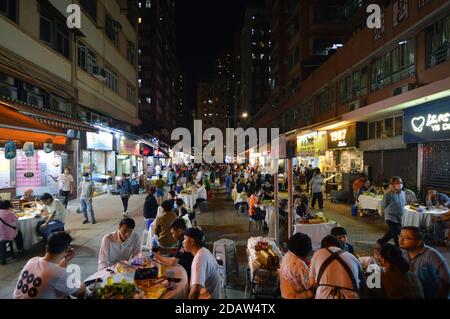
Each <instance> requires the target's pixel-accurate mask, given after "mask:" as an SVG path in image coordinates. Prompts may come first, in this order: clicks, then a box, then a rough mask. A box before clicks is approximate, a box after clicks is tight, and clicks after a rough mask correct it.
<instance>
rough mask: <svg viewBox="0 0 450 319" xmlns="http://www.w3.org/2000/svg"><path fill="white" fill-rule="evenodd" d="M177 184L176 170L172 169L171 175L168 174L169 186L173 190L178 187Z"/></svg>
mask: <svg viewBox="0 0 450 319" xmlns="http://www.w3.org/2000/svg"><path fill="white" fill-rule="evenodd" d="M176 183H177V176H176V174H175V170H174V169H173V168H171V169H170V170H169V173H168V174H167V184H168V185H169V187H170V190H171V191H172V190H173V187H174V186H175V185H176Z"/></svg>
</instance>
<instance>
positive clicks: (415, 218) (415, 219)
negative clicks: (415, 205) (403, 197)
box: [402, 206, 448, 228]
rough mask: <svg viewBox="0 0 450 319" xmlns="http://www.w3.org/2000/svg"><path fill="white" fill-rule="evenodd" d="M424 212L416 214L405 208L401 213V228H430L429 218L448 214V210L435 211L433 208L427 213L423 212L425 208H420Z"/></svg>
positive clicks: (407, 207) (416, 212)
mask: <svg viewBox="0 0 450 319" xmlns="http://www.w3.org/2000/svg"><path fill="white" fill-rule="evenodd" d="M421 208H422V209H423V210H424V211H423V212H418V211H415V210H412V209H410V208H409V206H405V209H404V211H403V220H402V225H403V226H414V227H420V228H430V227H431V217H432V216H433V215H434V216H438V215H442V214H445V213H446V212H448V209H446V210H442V209H436V208H433V209H431V210H429V211H427V210H425V207H423V206H421Z"/></svg>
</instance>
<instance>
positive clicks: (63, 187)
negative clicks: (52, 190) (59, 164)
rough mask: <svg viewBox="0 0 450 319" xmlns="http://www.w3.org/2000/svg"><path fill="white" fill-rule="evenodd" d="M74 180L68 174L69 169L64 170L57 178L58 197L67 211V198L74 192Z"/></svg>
mask: <svg viewBox="0 0 450 319" xmlns="http://www.w3.org/2000/svg"><path fill="white" fill-rule="evenodd" d="M73 184H74V179H73V176H72V174H70V168H68V167H66V168H64V172H63V173H62V174H61V175H60V176H59V195H60V196H61V197H62V198H63V205H64V208H66V209H67V205H68V204H69V197H70V195H71V194H73V191H74V187H73Z"/></svg>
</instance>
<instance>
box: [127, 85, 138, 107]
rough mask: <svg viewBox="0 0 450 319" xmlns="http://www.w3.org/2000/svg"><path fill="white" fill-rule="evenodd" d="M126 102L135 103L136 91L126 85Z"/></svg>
mask: <svg viewBox="0 0 450 319" xmlns="http://www.w3.org/2000/svg"><path fill="white" fill-rule="evenodd" d="M127 101H128V102H130V103H131V104H134V103H136V90H135V89H134V88H133V87H132V86H131V85H129V84H128V85H127Z"/></svg>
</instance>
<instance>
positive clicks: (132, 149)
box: [120, 139, 141, 156]
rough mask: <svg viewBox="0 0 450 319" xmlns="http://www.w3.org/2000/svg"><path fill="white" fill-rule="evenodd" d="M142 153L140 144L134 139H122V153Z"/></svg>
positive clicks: (137, 154)
mask: <svg viewBox="0 0 450 319" xmlns="http://www.w3.org/2000/svg"><path fill="white" fill-rule="evenodd" d="M140 153H141V150H140V147H139V144H137V143H135V142H134V141H132V140H127V139H122V140H120V155H136V156H139V155H140Z"/></svg>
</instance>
